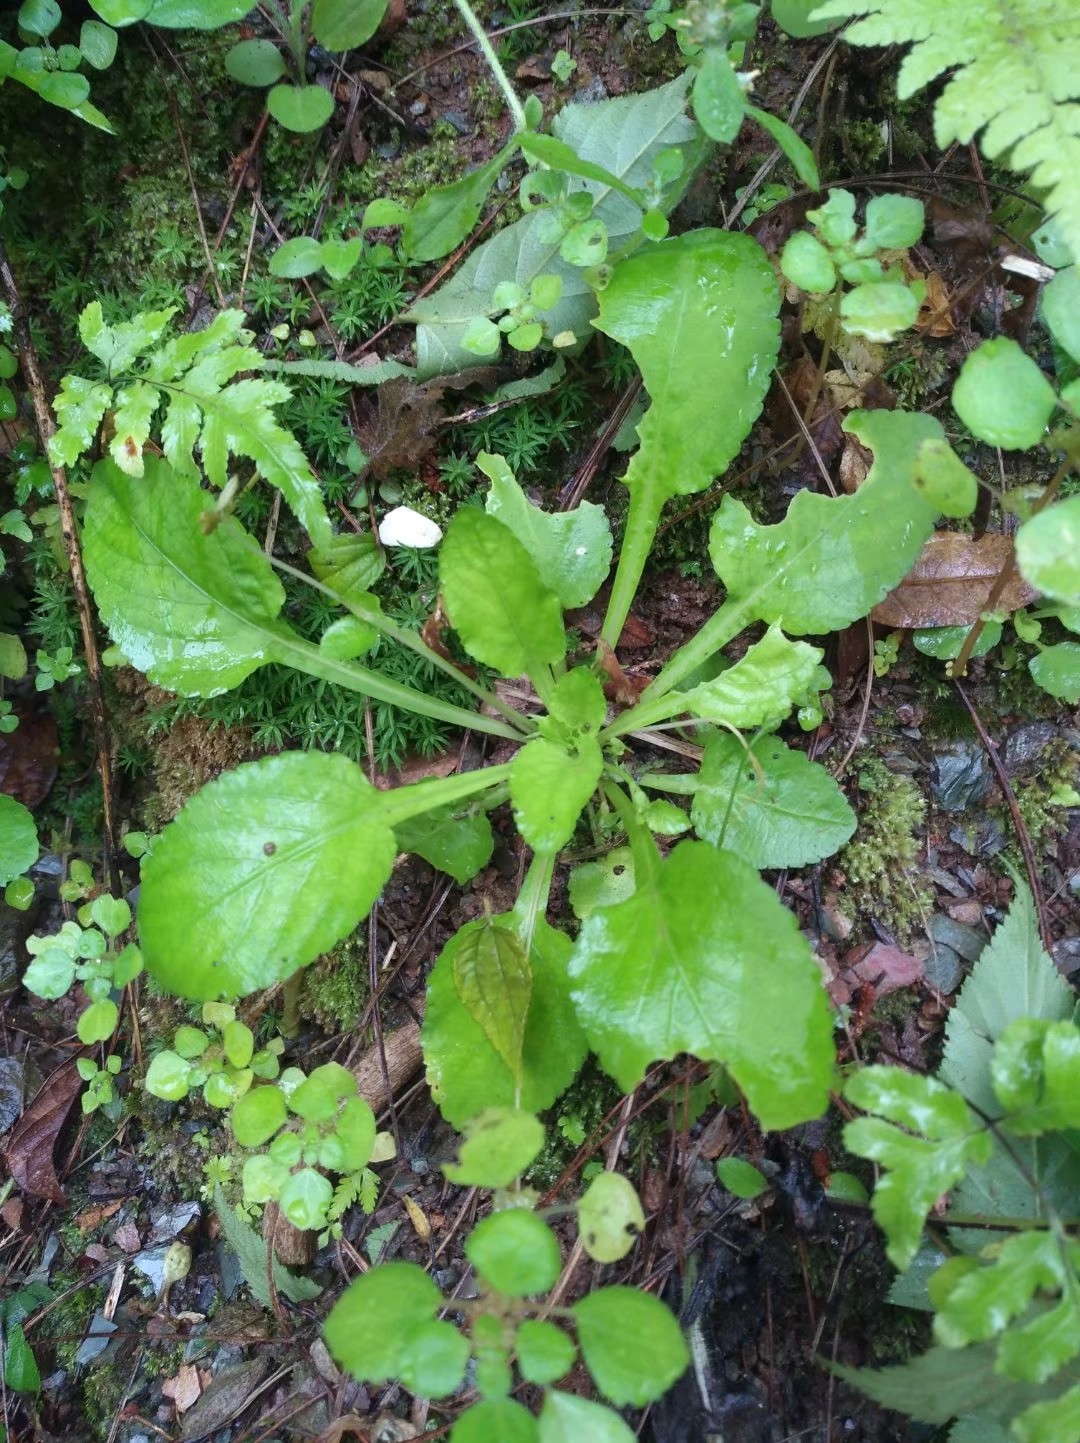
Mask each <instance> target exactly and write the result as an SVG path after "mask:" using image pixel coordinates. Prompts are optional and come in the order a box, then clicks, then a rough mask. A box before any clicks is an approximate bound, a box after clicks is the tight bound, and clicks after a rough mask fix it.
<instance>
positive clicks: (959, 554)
mask: <svg viewBox="0 0 1080 1443" xmlns="http://www.w3.org/2000/svg"><path fill="white" fill-rule="evenodd" d="M1012 549H1013V543H1012V538H1011V537H1009V536H1002V535H1000V534H995V535H988V536H980V537H979V538H978V539H977V540H976V539H975V538H974V537H972V536H966V535H964V534H963V533H961V532H953V531H939V532H938V533H937V534H936V535H935V536H931V537H930V539H929V541H927V543H926V545H925V546H924V547H923V549H922V552H921V553H920V555H919V559H918V560H917V561H916V563H915V565H914V566H913V567H912V568H911V570H910V571H909V572H908V574H907V576H905V577H904V579H903V581H901V583H900V585H899V586H897V587H896V588H895V589H894V590H893V591H890V592H889V594H888V596H887V597H886V598H885V600H884V601H882V602H880V603H879V604H878V605H877V606H875V607H874V609H873V611H872V612H871V613H870V615H871V618H872V619H873V620H874V621H877V622H880V624H881V625H882V626H890V627H893V628H896V629H900V628H914V627H923V626H971V625H972V624H973V623H974V622H976V621H977V620H978V619H979V616H980V615H981V613H982V612H983V611H984V610H985V609H986V603H987V600H988V598H989V596H990V592H991V591H992V590H993V588H994V585H995V583H996V582H997V580H998V578H999V577H1000V575H1001V570H1002V567H1003V566H1005V564H1006V563H1007V562H1008V560H1009V558H1010V556H1011V555H1012ZM1037 594H1038V593H1037V592H1036V591H1035V590H1034V589H1033V588H1032V587H1030V586H1029V585H1028V584H1027V582H1026V581H1025V580H1024V579H1023V577H1022V576H1021V575H1020V574H1019V573H1018V572H1017V573H1015V574H1014V575H1013V576H1011V577H1010V578H1009V581H1008V584H1007V585H1006V587H1005V590H1004V592H1003V594H1002V596H1001V597H1000V599H999V600H998V601H997V602H996V603H995V605H996V607H997V609H999V610H1001V611H1018V610H1019V609H1020V607H1022V606H1026V605H1027V604H1028V602H1029V601H1033V600H1034V599H1035V597H1036V596H1037Z"/></svg>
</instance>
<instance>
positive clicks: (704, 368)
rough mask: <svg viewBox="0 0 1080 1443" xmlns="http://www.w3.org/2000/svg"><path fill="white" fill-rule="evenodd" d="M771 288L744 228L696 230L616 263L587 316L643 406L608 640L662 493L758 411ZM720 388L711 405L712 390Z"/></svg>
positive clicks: (721, 454) (740, 437)
mask: <svg viewBox="0 0 1080 1443" xmlns="http://www.w3.org/2000/svg"><path fill="white" fill-rule="evenodd" d="M778 310H779V293H778V289H777V285H776V278H775V276H774V274H773V270H772V267H771V266H770V265H769V262H768V260H767V258H766V256H765V252H764V251H763V250H762V249H761V247H760V246H759V245H758V244H757V242H756V241H754V240H752V239H751V238H750V237H749V236H747V235H741V234H732V233H731V232H729V231H720V230H708V229H701V230H694V231H688V232H687V233H686V234H685V235H682V236H678V237H675V238H673V239H669V240H665V241H661V242H660V243H659V244H657V245H653V246H650V247H649V248H648V249H647V250H645V251H641V252H639V253H638V254H636V255H634V256H631V257H630V259H629V260H626V261H623V262H621V263H620V264H619V265H617V266H616V267H615V269H614V271H613V273H612V277H611V280H610V282H609V283H608V285H607V286H606V287H605V289H604V290H603V291H602V292H601V293H600V315H599V318H598V319H597V320H596V322H595V323H594V324H595V325H596V326H597V328H598V329H599V330H601V331H603V332H604V334H605V335H608V336H611V337H612V338H613V339H614V340H616V341H619V342H620V343H621V344H622V345H624V346H627V347H628V348H629V350H630V352H631V354H632V355H633V357H634V360H635V361H636V362H637V364H638V367H639V368H640V370H641V374H642V379H643V381H644V383H645V389H646V390H647V391H648V393H649V398H650V405H649V409H648V410H647V411H646V412H645V415H644V416H643V418H642V419H641V420H640V421H639V422H638V425H637V434H638V436H639V438H640V440H641V446H640V449H639V450H638V451H637V452H636V453H635V454H634V456H633V457H632V459H631V461H630V465H629V467H628V468H627V472H626V475H625V476H624V477H623V482H624V484H625V485H626V486H627V487H628V488H629V491H630V512H629V515H628V517H627V520H626V527H625V531H624V535H623V545H622V551H621V553H620V556H619V566H618V570H617V572H616V576H615V580H614V583H613V588H612V595H611V601H610V604H609V607H608V613H607V618H606V620H605V623H604V637H605V639H606V640H607V641H608V643H609V644H611V645H614V643H615V641H616V640H617V639H618V636H619V634H620V632H621V631H622V626H623V622H624V621H625V619H626V615H627V613H628V612H629V609H630V604H631V602H632V600H633V597H634V594H635V592H636V590H637V585H638V582H639V580H640V578H641V574H642V571H643V570H644V567H645V563H646V561H647V559H648V555H649V550H650V547H651V546H652V541H653V536H654V534H655V530H656V524H657V522H658V520H659V517H660V512H661V510H662V509H663V506H664V503H665V502H666V501H668V500H669V499H670V498H671V497H673V496H687V495H690V494H691V493H692V492H695V491H701V490H703V489H704V488H705V487H706V486H708V485H709V484H710V483H711V482H712V481H713V480H714V479H715V478H716V477H717V476H718V475H720V473H721V472H723V471H724V470H725V468H726V467H727V465H728V463H729V462H730V461H731V460H732V459H733V458H734V457H735V456H736V455H737V453H738V451H739V448H740V447H741V446H742V443H743V442H744V441H745V439H746V437H747V435H748V434H749V432H750V428H751V426H752V425H753V423H754V421H755V419H756V418H757V416H758V413H759V412H760V410H761V406H762V402H763V401H764V399H765V393H766V391H767V390H768V387H769V378H770V376H771V375H772V369H773V364H774V362H775V360H776V353H777V347H778V345H779V340H780V327H779V323H778V320H777V312H778ZM717 396H723V397H724V398H725V400H724V404H723V405H722V406H718V405H717V404H716V397H717Z"/></svg>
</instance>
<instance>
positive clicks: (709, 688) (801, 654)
mask: <svg viewBox="0 0 1080 1443" xmlns="http://www.w3.org/2000/svg"><path fill="white" fill-rule="evenodd" d="M823 656H824V652H823V651H822V650H821V648H820V647H818V646H809V645H807V643H806V642H805V641H791V640H790V639H789V638H788V637H786V636H785V635H784V633H783V632H782V631H781V630H780V628H779V627H778V626H770V627H769V630H768V631H767V632H766V633H765V635H764V636H763V637H762V639H761V640H760V641H757V642H755V643H754V645H753V646H751V647H750V648H749V649H748V651H747V652H746V654H745V656H742V657H740V658H739V660H738V661H737V662H736V663H735V665H734V666H731V667H729V668H728V669H727V670H726V671H722V672H720V674H719V675H718V676H715V677H714V678H713V679H712V681H706V682H702V683H701V685H700V686H695V687H693V688H692V689H691V690H690V691H687V692H683V693H682V694H681V695H680V697H679V703H680V706H683V707H685V708H686V710H687V711H689V712H690V713H691V714H692V715H693V716H696V717H703V718H705V719H707V720H708V721H713V722H720V723H723V724H726V725H727V726H733V727H742V728H744V729H749V728H751V727H760V726H776V725H777V724H778V723H779V722H781V721H783V720H784V719H785V718H786V717H787V716H788V714H789V713H790V711H791V708H792V707H793V706H794V705H795V704H796V703H797V702H799V701H801V700H802V698H803V697H804V696H805V694H806V693H807V691H808V690H809V689H810V687H811V685H812V683H813V681H814V678H815V676H816V674H817V670H818V664H819V663H820V661H821V658H822V657H823ZM672 702H673V703H674V698H672Z"/></svg>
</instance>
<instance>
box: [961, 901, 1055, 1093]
mask: <svg viewBox="0 0 1080 1443" xmlns="http://www.w3.org/2000/svg"><path fill="white" fill-rule="evenodd" d="M1075 1009H1076V999H1075V997H1074V995H1073V993H1072V991H1071V989H1070V987H1069V984H1068V983H1067V982H1066V981H1065V979H1064V977H1062V975H1061V973H1060V972H1059V971H1058V970H1057V968H1056V967H1055V966H1054V964H1053V962H1052V961H1051V960H1050V957H1049V956H1048V955H1047V953H1046V952H1045V950H1044V949H1043V946H1042V943H1041V941H1040V939H1039V925H1038V919H1037V917H1036V915H1035V904H1034V902H1033V901H1032V897H1031V892H1030V891H1029V890H1028V888H1027V886H1026V885H1025V884H1024V883H1022V882H1018V883H1017V884H1016V890H1015V894H1014V897H1013V903H1012V906H1011V907H1010V908H1009V911H1008V915H1007V916H1006V918H1005V920H1004V922H1002V923H1001V925H1000V926H999V927H998V928H997V930H996V931H995V933H994V936H993V938H992V939H991V941H990V944H989V946H987V947H985V948H984V949H983V951H982V952H981V954H980V956H979V960H978V961H977V962H976V963H975V966H974V969H973V970H972V973H971V976H970V977H969V978H968V979H967V981H966V982H965V983H964V985H963V987H962V988H961V989H960V994H959V996H958V997H957V999H956V1003H955V1005H954V1006H953V1007H952V1008H951V1009H950V1011H949V1014H948V1017H947V1019H946V1022H945V1053H944V1057H943V1059H942V1063H941V1068H940V1070H939V1076H940V1078H941V1080H942V1081H943V1082H946V1083H948V1084H949V1086H950V1087H955V1088H956V1089H957V1091H958V1092H961V1093H962V1094H963V1095H964V1097H966V1098H967V1100H968V1101H969V1102H970V1103H972V1104H973V1106H975V1107H977V1108H978V1109H979V1111H980V1112H981V1113H983V1114H985V1115H986V1116H988V1117H992V1118H997V1117H1000V1116H1001V1106H1000V1104H999V1103H998V1100H997V1096H996V1094H995V1092H994V1089H993V1084H992V1080H991V1059H992V1054H993V1049H994V1045H995V1043H996V1042H997V1041H998V1039H999V1038H1000V1037H1002V1036H1003V1034H1004V1033H1005V1030H1006V1029H1007V1028H1008V1027H1009V1025H1010V1024H1011V1023H1013V1022H1015V1021H1016V1020H1017V1019H1019V1018H1023V1017H1028V1018H1043V1019H1045V1020H1047V1021H1069V1020H1071V1019H1072V1017H1073V1015H1074V1012H1075Z"/></svg>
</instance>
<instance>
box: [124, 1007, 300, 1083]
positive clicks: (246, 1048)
mask: <svg viewBox="0 0 1080 1443" xmlns="http://www.w3.org/2000/svg"><path fill="white" fill-rule="evenodd" d="M202 1021H203V1027H202V1028H199V1027H192V1026H190V1025H185V1026H183V1027H179V1028H177V1031H176V1034H175V1036H174V1038H173V1045H172V1047H171V1048H166V1049H165V1050H163V1051H162V1052H159V1053H158V1054H157V1056H156V1057H155V1058H154V1059H153V1061H152V1062H151V1063H150V1066H149V1067H148V1068H147V1071H146V1090H147V1092H149V1093H151V1094H152V1095H153V1096H154V1097H160V1098H162V1099H163V1100H164V1101H166V1102H179V1101H180V1100H181V1099H182V1098H185V1097H187V1095H188V1093H189V1092H191V1091H193V1090H194V1089H195V1088H197V1087H201V1088H202V1093H203V1100H204V1101H205V1102H206V1103H207V1104H208V1106H210V1107H220V1108H226V1107H231V1106H232V1105H233V1104H234V1103H235V1102H237V1101H238V1100H239V1099H240V1098H241V1097H243V1096H244V1095H245V1093H246V1092H247V1091H248V1089H249V1088H250V1087H251V1084H252V1082H253V1081H254V1079H255V1078H257V1077H259V1078H267V1079H270V1080H272V1079H273V1078H276V1077H277V1075H278V1072H279V1071H280V1064H279V1062H278V1058H279V1057H280V1056H281V1054H282V1052H283V1051H284V1043H283V1042H282V1040H281V1038H279V1037H278V1038H274V1039H272V1040H271V1041H270V1042H269V1043H268V1044H267V1046H266V1047H263V1048H259V1049H258V1050H256V1048H255V1037H254V1034H253V1033H252V1031H251V1028H250V1027H248V1026H247V1024H246V1023H244V1022H240V1021H239V1020H238V1019H237V1016H236V1008H235V1007H233V1006H231V1005H230V1004H229V1003H226V1002H206V1003H204V1004H203V1009H202ZM205 1028H210V1029H211V1031H210V1032H207V1031H206V1030H205ZM215 1032H216V1033H217V1036H216V1037H214V1036H213V1035H212V1034H213V1033H215Z"/></svg>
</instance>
